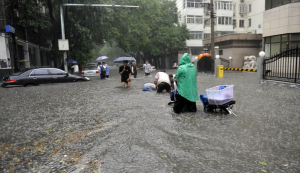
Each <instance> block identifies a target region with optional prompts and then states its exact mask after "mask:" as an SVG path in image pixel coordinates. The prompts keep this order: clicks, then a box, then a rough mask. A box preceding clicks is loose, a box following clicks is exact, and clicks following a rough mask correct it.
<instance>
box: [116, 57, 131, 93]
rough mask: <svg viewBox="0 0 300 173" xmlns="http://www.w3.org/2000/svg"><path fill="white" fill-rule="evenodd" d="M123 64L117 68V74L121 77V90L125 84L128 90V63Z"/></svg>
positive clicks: (129, 70) (129, 72)
mask: <svg viewBox="0 0 300 173" xmlns="http://www.w3.org/2000/svg"><path fill="white" fill-rule="evenodd" d="M123 64H124V65H122V66H121V67H120V68H119V74H120V75H121V83H122V88H125V84H127V88H130V77H131V69H130V67H129V66H128V61H123Z"/></svg>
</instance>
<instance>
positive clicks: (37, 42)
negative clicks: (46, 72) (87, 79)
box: [0, 0, 53, 79]
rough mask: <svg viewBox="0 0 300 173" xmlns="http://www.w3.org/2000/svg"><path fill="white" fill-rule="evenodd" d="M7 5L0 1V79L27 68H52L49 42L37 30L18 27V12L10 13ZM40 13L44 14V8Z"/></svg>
mask: <svg viewBox="0 0 300 173" xmlns="http://www.w3.org/2000/svg"><path fill="white" fill-rule="evenodd" d="M9 5H10V2H9V1H8V0H0V22H1V23H0V62H1V66H0V78H1V79H2V77H3V76H7V75H10V74H11V73H13V72H17V71H19V70H24V69H27V68H36V67H49V66H53V63H52V60H51V58H50V57H51V54H50V50H51V46H52V45H51V41H50V40H47V39H46V38H45V34H43V33H41V32H40V31H39V30H38V29H37V28H24V27H22V26H19V25H18V20H19V12H18V11H17V10H13V11H11V9H10V8H7V7H8V6H9ZM40 12H41V13H45V8H44V7H41V11H40ZM7 27H11V28H13V29H12V30H14V33H13V32H10V31H8V30H7Z"/></svg>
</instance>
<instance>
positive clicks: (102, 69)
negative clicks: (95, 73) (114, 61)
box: [100, 62, 106, 79]
mask: <svg viewBox="0 0 300 173" xmlns="http://www.w3.org/2000/svg"><path fill="white" fill-rule="evenodd" d="M105 74H106V64H105V62H102V65H100V78H101V79H105Z"/></svg>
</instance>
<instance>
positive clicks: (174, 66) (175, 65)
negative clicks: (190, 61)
mask: <svg viewBox="0 0 300 173" xmlns="http://www.w3.org/2000/svg"><path fill="white" fill-rule="evenodd" d="M173 62H174V63H173V68H175V69H177V68H178V65H177V63H176V61H173Z"/></svg>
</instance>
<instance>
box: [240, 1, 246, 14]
mask: <svg viewBox="0 0 300 173" xmlns="http://www.w3.org/2000/svg"><path fill="white" fill-rule="evenodd" d="M239 13H240V14H241V15H244V14H247V4H240V11H239Z"/></svg>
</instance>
